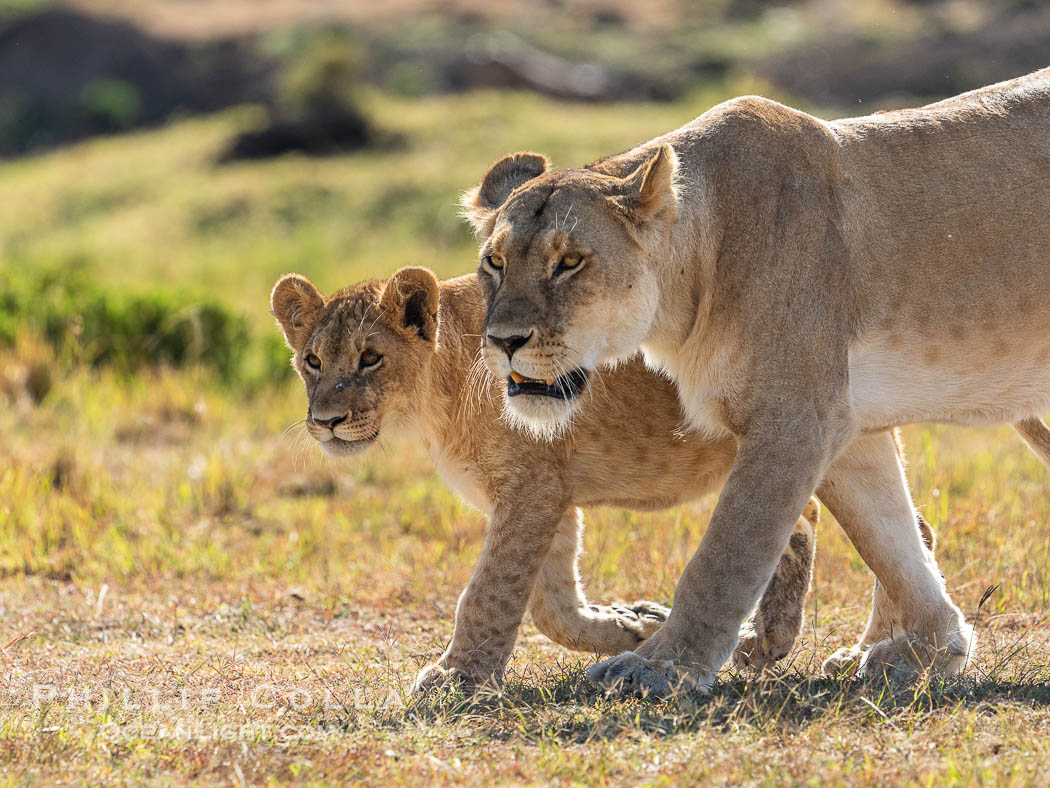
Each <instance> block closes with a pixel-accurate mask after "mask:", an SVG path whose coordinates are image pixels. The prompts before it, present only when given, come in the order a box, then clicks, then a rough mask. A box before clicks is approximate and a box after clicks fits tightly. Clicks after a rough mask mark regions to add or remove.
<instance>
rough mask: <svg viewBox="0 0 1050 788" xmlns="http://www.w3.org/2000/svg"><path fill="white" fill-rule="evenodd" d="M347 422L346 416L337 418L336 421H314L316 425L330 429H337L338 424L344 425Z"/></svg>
mask: <svg viewBox="0 0 1050 788" xmlns="http://www.w3.org/2000/svg"><path fill="white" fill-rule="evenodd" d="M344 421H346V414H345V413H344V414H343V415H342V416H337V417H335V418H334V419H314V423H315V424H320V425H321V426H322V427H328V428H329V429H335V426H336V425H337V424H342V423H343V422H344Z"/></svg>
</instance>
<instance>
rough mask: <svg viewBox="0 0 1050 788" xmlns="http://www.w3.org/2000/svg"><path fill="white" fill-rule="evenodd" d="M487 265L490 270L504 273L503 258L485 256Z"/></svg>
mask: <svg viewBox="0 0 1050 788" xmlns="http://www.w3.org/2000/svg"><path fill="white" fill-rule="evenodd" d="M485 265H487V266H488V267H489V268H492V269H494V270H496V271H502V270H503V260H502V259H501V258H499V257H493V256H492V255H490V254H488V255H485Z"/></svg>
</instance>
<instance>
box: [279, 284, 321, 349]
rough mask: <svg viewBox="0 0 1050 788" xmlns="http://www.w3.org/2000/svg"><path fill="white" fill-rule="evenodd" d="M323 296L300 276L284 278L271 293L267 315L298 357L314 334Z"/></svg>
mask: <svg viewBox="0 0 1050 788" xmlns="http://www.w3.org/2000/svg"><path fill="white" fill-rule="evenodd" d="M323 306H324V296H322V295H321V293H320V292H319V291H318V290H317V288H316V287H314V284H313V282H311V281H310V280H309V279H307V278H306V277H305V276H300V275H299V274H285V275H284V276H282V277H281V278H280V279H278V280H277V284H276V285H274V287H273V291H272V292H271V293H270V312H271V313H272V314H273V316H274V317H275V318H277V323H278V324H279V325H280V326H281V331H283V332H284V341H285V342H287V343H288V347H290V348H291V349H292V350H294V351H295V352H296V353H298V352H299V351H300V350H302V349H303V346H304V345H306V341H307V340H308V339H309V338H310V334H312V333H313V330H314V325H315V323H316V322H317V316H318V314H319V312H320V311H321V307H323Z"/></svg>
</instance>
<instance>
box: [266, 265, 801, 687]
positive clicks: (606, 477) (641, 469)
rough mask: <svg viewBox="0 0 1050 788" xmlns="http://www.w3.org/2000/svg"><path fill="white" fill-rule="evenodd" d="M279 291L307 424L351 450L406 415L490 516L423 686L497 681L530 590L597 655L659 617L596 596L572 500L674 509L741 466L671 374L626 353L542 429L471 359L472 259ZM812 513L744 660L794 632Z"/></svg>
mask: <svg viewBox="0 0 1050 788" xmlns="http://www.w3.org/2000/svg"><path fill="white" fill-rule="evenodd" d="M271 307H272V311H273V314H274V316H275V317H276V318H277V321H278V323H279V324H280V327H281V329H282V330H283V332H284V336H285V339H286V341H287V343H288V345H289V347H290V348H291V349H292V350H293V351H294V357H293V363H294V366H295V368H296V370H297V371H298V372H299V374H300V376H301V377H302V379H303V382H304V383H305V384H306V389H307V393H308V400H309V405H308V411H307V414H308V415H307V421H306V425H307V429H308V430H309V432H310V434H311V435H312V436H313V437H314V438H315V439H316V440H317V441H318V442H319V443H320V444H321V446H322V447H323V448H324V450H325V451H326V452H327V453H328V454H330V455H333V456H347V455H353V454H356V453H358V452H361V451H363V450H365V449H366V448H367V447H368V446H370V445H371V444H372V443H374V442H375V441H376V439H377V438H378V437H379V435H380V433H381V431H383V430H386V429H388V428H389V427H392V426H409V427H414V428H416V429H417V430H418V432H419V434H420V435H421V436H422V439H423V442H424V444H425V446H426V448H427V450H428V452H429V453H430V456H431V457H432V458H433V459H434V462H435V464H436V465H437V467H438V470H439V471H440V473H441V475H442V476H443V477H444V478H445V480H446V481H447V482H448V483H449V484H450V485H451V486H452V487H453V488H454V489H455V490H456V492H457V493H459V494H460V495H461V496H462V497H463V498H464V499H465V500H466V501H467V502H469V503H471V504H472V505H474V506H476V507H477V508H479V509H481V510H482V511H484V512H485V513H486V514H488V516H489V530H488V536H487V537H486V539H485V545H484V549H483V552H482V555H481V557H480V559H479V561H478V565H477V568H476V569H475V571H474V576H473V578H472V579H471V581H470V584H469V585H468V586H467V588H466V590H465V591H464V592H463V594H462V596H460V599H459V605H458V607H457V609H456V624H455V633H454V635H453V638H452V642H451V644H450V645H449V647H448V649H447V650H446V652H445V653H444V655H442V657H441V658H440V660H438V662H437V664H435V665H431V666H430V667H428V668H426V669H425V670H424V671H423V672H422V673H421V674H420V675H419V678H418V679H417V681H416V688H417V689H422V688H425V687H427V686H431V685H433V684H437V683H443V682H445V681H447V680H449V679H452V678H455V679H456V680H460V681H463V682H464V683H466V684H468V685H473V684H478V683H482V682H485V681H490V680H495V681H498V680H499V678H500V676H501V674H502V672H503V669H504V666H505V665H506V663H507V660H508V658H509V657H510V653H511V650H512V648H513V646H514V641H515V639H516V637H517V632H518V626H519V624H520V623H521V619H522V616H523V615H524V613H525V608H526V606H528V607H529V609H530V610H531V612H532V617H533V620H534V621H535V623H536V626H537V627H538V628H539V629H540V630H541V631H542V632H544V633H545V634H546V635H547V636H548V637H550V638H551V639H552V640H554V641H556V642H558V643H560V644H562V645H564V646H567V647H569V648H574V649H577V650H580V651H590V652H600V653H604V654H618V653H620V652H621V651H624V650H627V649H631V648H634V647H635V646H636V645H637V644H638V643H640V642H641V641H643V640H644V639H645V638H647V637H649V636H650V635H651V634H652V633H653V632H655V631H656V629H657V628H658V627H659V626H660V625H661V623H662V622H663V621H664V620H665V619H666V618H667V615H668V613H669V611H668V609H667V608H665V607H663V606H661V605H658V604H655V603H653V602H644V601H643V602H635V603H634V604H632V605H620V604H615V605H593V604H590V603H589V602H588V601H587V599H586V598H585V597H584V594H583V589H582V587H581V584H580V578H579V574H578V571H577V563H578V560H579V555H580V550H581V546H582V531H583V517H582V513H581V511H580V509H579V508H578V507H581V506H603V505H604V506H619V507H625V508H631V509H637V510H646V511H648V510H655V509H663V508H667V507H669V506H674V505H677V504H680V503H683V502H685V501H690V500H693V499H695V498H698V497H700V496H702V495H704V494H705V493H709V492H712V491H713V490H716V489H718V488H719V487H720V486H721V485H722V483H723V481H724V480H725V477H726V474H727V473H728V471H729V468H730V466H731V465H732V462H733V457H734V455H735V452H736V445H735V441H734V440H733V439H731V438H729V439H720V440H714V441H712V440H704V439H702V438H700V437H699V436H697V435H696V434H694V433H691V432H688V431H683V430H682V426H681V425H682V412H681V410H680V408H679V405H678V398H677V395H676V392H675V389H674V386H673V385H672V384H671V383H670V382H669V381H668V380H667V379H666V378H664V377H662V376H660V375H658V374H656V373H653V372H651V371H649V370H647V369H646V368H645V365H644V364H643V363H642V361H641V360H640V359H634V360H632V361H630V362H628V363H626V364H624V365H623V366H621V367H620V368H619V369H617V370H616V371H615V372H609V373H607V374H605V375H604V376H603V378H602V380H601V382H600V383H598V384H597V385H594V386H592V387H591V395H590V397H589V399H588V401H587V402H586V404H585V405H584V407H583V408H582V409H581V412H580V414H579V416H578V417H577V419H576V421H575V424H574V426H573V429H572V430H571V431H569V432H567V433H565V434H564V435H562V436H560V437H558V438H557V439H554V440H542V439H537V438H533V437H529V436H527V435H524V434H522V433H521V432H519V431H516V430H515V429H514V428H513V427H512V426H511V425H509V424H508V423H507V422H506V421H505V420H504V419H503V418H502V417H501V405H500V403H502V402H503V397H502V394H500V393H499V391H498V386H500V385H502V382H498V381H495V380H493V379H492V378H490V377H489V376H488V375H487V374H486V373H485V372H484V370H483V368H482V367H481V366H480V364H479V361H478V360H479V358H480V355H479V352H480V343H481V332H482V324H483V322H484V317H485V308H484V301H483V298H482V294H481V291H480V289H479V287H478V283H477V279H476V276H475V275H473V274H471V275H469V276H463V277H460V278H458V279H452V280H449V281H446V282H442V283H440V284H439V283H438V281H437V279H436V278H435V277H434V275H433V274H432V273H431V272H430V271H428V270H427V269H424V268H405V269H402V270H400V271H398V272H397V273H396V274H394V276H393V277H391V279H390V280H389V281H388V282H385V283H384V282H375V281H372V282H363V283H361V284H358V285H355V286H354V287H351V288H347V289H345V290H341V291H339V292H338V293H336V294H335V295H333V296H332V297H331V298H328V299H326V298H325V297H324V296H322V295H321V294H320V293H319V292H318V290H317V289H316V288H315V287H314V285H313V284H312V283H310V282H309V281H308V280H307V279H305V278H304V277H302V276H298V275H295V274H290V275H287V276H284V277H282V278H281V279H280V281H278V282H277V285H276V286H275V287H274V289H273V293H272V295H271ZM552 395H553V396H557V392H553V393H552ZM818 514H819V507H818V505H817V503H816V501H815V500H811V501H810V504H809V505H808V506H807V507H806V511H805V514H804V516H803V517H800V518H799V519H798V522H797V523H796V524H795V530H794V533H793V535H792V537H791V539H790V542H789V544H788V546H787V548H786V550H785V552H784V553H783V555H782V556H781V558H780V562H779V566H778V567H777V570H776V573H775V575H774V577H773V579H772V580H771V581H770V583H769V585H768V586H767V587H766V589H765V592H764V595H763V596H762V598H761V600H760V602H759V604H758V606H757V608H756V610H755V611H754V614H753V616H752V618H751V620H750V621H749V622H748V623H747V624H746V625H745V628H744V631H742V633H741V641H740V646H739V648H738V649H737V651H736V655H735V657H736V663H737V665H738V666H743V665H753V666H756V667H760V666H763V665H766V664H769V663H771V662H773V661H775V660H777V659H780V658H781V657H784V656H785V655H786V654H787V653H788V652H789V651H790V649H791V647H792V645H793V644H794V641H795V638H796V636H797V635H798V632H799V629H800V627H801V625H802V619H803V603H804V598H805V595H806V592H807V590H808V588H809V583H810V576H811V574H812V566H813V555H814V550H815V540H814V527H815V525H816V523H817V519H818Z"/></svg>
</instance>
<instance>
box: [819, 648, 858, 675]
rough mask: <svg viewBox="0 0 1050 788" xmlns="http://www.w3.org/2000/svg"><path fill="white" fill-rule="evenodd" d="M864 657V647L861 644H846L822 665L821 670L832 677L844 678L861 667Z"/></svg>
mask: <svg viewBox="0 0 1050 788" xmlns="http://www.w3.org/2000/svg"><path fill="white" fill-rule="evenodd" d="M863 658H864V649H862V648H861V647H860V646H846V647H843V648H840V649H839V650H838V651H836V652H835V653H834V654H832V655H831V656H830V657H828V658H827V659H826V660H824V664H823V665H821V668H820V670H821V672H822V673H823V674H824V675H825V676H830V677H832V678H844V677H846V676H852V675H853V674H854V673H856V672H857V668H859V667H860V663H861V660H862V659H863Z"/></svg>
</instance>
